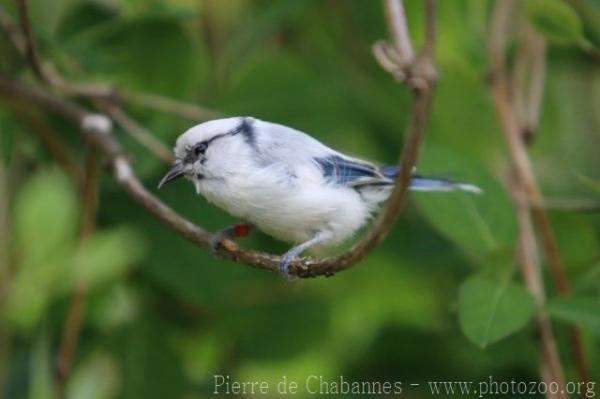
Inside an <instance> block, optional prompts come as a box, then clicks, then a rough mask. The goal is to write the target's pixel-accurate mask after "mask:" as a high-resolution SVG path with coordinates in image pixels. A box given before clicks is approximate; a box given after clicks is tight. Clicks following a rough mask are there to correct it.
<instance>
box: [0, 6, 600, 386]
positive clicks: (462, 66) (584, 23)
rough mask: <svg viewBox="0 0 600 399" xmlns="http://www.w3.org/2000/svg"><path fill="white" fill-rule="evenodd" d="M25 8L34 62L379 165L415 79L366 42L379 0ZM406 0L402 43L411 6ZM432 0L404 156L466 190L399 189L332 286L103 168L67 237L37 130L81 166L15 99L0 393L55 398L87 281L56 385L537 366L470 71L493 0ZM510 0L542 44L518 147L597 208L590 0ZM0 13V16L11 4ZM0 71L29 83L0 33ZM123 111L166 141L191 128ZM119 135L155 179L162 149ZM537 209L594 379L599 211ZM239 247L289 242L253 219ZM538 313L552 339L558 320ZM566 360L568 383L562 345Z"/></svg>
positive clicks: (561, 303) (506, 204)
mask: <svg viewBox="0 0 600 399" xmlns="http://www.w3.org/2000/svg"><path fill="white" fill-rule="evenodd" d="M30 3H31V4H30V8H31V12H32V17H33V28H34V33H35V35H36V37H37V38H38V41H39V47H40V52H41V53H42V54H43V58H45V59H49V60H51V61H52V62H53V64H54V65H55V66H56V67H57V69H59V70H60V71H62V73H63V74H64V75H65V76H68V77H69V78H70V79H72V80H73V81H98V82H105V81H108V82H114V83H115V84H117V85H119V86H120V87H122V88H127V89H131V90H139V91H144V92H150V93H155V94H161V95H166V96H170V97H173V98H176V99H179V100H184V101H188V102H192V103H199V104H202V105H205V106H208V107H211V108H214V109H218V110H220V111H221V112H222V113H223V114H227V115H236V114H241V115H253V116H256V117H258V118H262V119H266V120H271V121H275V122H279V123H283V124H286V125H289V126H293V127H295V128H298V129H300V130H303V131H306V132H308V133H310V134H312V135H314V136H315V137H317V138H318V139H320V140H322V141H324V142H326V143H328V144H330V145H331V146H333V147H335V148H338V149H340V150H343V151H346V152H349V153H353V154H356V155H358V156H362V157H365V158H370V159H374V160H379V161H381V162H385V163H394V162H395V161H396V160H397V157H398V151H399V148H400V146H401V143H402V133H403V127H404V126H405V124H406V117H407V112H408V111H407V106H408V98H409V96H408V93H407V91H406V89H405V88H404V87H402V86H401V85H398V84H396V83H395V82H394V81H393V79H392V78H391V77H390V76H389V75H388V74H386V73H385V72H383V71H382V70H381V69H380V68H379V67H378V66H377V65H376V63H375V61H374V60H373V57H372V55H371V53H370V45H371V44H372V43H373V42H374V41H376V40H378V39H381V38H385V37H387V30H386V26H385V19H384V16H383V14H382V11H383V9H382V6H381V4H380V2H376V1H359V0H344V1H342V0H327V1H316V0H297V1H273V0H228V1H219V0H204V1H192V0H122V1H116V0H104V1H100V0H54V1H45V0H30ZM406 3H407V4H406V5H407V14H408V18H409V21H410V27H411V31H412V33H413V35H414V37H415V39H416V41H417V42H418V41H420V40H421V38H422V16H423V15H422V9H421V3H420V2H419V1H410V2H406ZM438 3H439V35H438V37H439V39H438V43H439V44H438V54H437V61H438V66H439V72H440V76H441V79H440V82H439V86H438V88H437V89H436V94H435V100H434V107H433V110H432V115H431V120H430V122H429V129H428V136H427V139H426V142H425V145H424V149H423V151H422V156H421V160H420V162H419V171H420V173H423V174H433V175H438V176H448V177H450V178H453V179H457V180H464V181H468V182H471V183H474V184H477V185H479V186H480V187H482V188H483V190H484V194H483V195H479V196H473V195H466V194H463V193H448V194H432V193H419V194H415V195H414V196H413V197H412V198H413V201H412V203H411V205H410V206H409V207H408V208H407V209H406V210H405V211H404V212H403V214H402V216H401V217H400V218H399V220H398V222H397V223H396V225H395V227H394V229H393V231H392V233H391V234H390V236H389V237H388V238H387V239H386V240H385V241H384V242H383V243H382V244H381V246H380V247H379V248H377V249H376V250H375V251H373V253H372V254H370V255H369V257H367V259H365V260H364V261H363V262H362V264H360V265H358V266H357V267H355V268H353V269H351V270H349V271H347V272H344V273H341V274H339V275H336V276H335V277H334V278H330V279H317V280H311V281H296V282H294V283H292V284H288V283H285V282H283V281H282V280H281V279H280V278H279V277H278V276H274V275H270V274H267V273H262V272H259V271H257V270H254V269H251V268H247V267H243V266H240V265H236V264H233V263H230V262H226V261H223V260H220V259H216V258H213V257H212V256H211V255H210V254H209V253H208V252H207V251H204V250H202V249H199V248H198V247H196V246H194V245H192V244H190V243H189V242H187V241H185V240H183V239H181V238H180V237H179V236H177V235H176V234H174V233H173V232H171V231H170V230H167V229H166V228H165V227H164V226H163V225H161V224H160V223H158V222H157V221H156V220H155V219H153V218H152V217H151V216H150V215H149V214H147V213H146V212H145V211H144V210H142V209H141V208H140V207H139V206H138V205H136V204H135V203H134V202H133V201H132V200H131V199H130V198H129V197H128V196H127V195H126V194H125V193H124V192H123V191H122V190H120V188H119V187H118V186H117V185H116V184H115V183H114V182H113V181H112V180H111V178H110V177H109V176H108V175H107V174H102V175H101V176H102V177H101V184H100V195H99V197H100V198H99V204H100V206H99V211H98V212H99V213H98V219H97V229H96V232H94V233H93V234H92V235H91V236H90V237H89V238H88V239H86V240H85V241H84V242H81V240H80V238H79V230H80V223H81V220H80V219H81V211H80V208H81V206H80V200H79V192H78V188H77V187H75V186H74V185H73V184H72V183H71V182H69V180H68V178H67V177H66V176H65V175H64V174H63V173H62V172H60V171H59V170H58V168H57V167H56V166H54V164H53V160H52V156H51V154H49V153H48V152H47V149H46V147H45V146H44V145H43V144H42V142H41V141H40V140H38V138H37V136H36V134H33V133H38V134H40V131H41V132H42V133H43V132H44V131H45V130H48V131H51V132H54V133H55V134H57V135H58V136H59V137H60V139H61V140H63V141H64V142H65V143H67V145H68V146H69V148H70V150H71V153H72V154H73V156H74V157H75V158H76V159H77V160H82V159H83V154H85V150H84V145H83V144H82V143H81V141H80V138H79V136H78V135H77V134H76V132H75V127H74V126H72V125H70V124H68V123H67V122H65V121H63V120H61V119H60V118H57V117H56V116H54V115H52V114H50V113H46V112H44V111H43V110H38V109H34V108H32V109H29V112H30V113H32V115H34V116H35V120H38V121H39V122H40V123H35V121H34V118H30V117H26V116H25V115H27V114H24V113H23V112H21V111H22V107H24V106H25V105H23V104H21V105H14V104H10V103H9V102H2V108H0V131H1V134H0V144H1V146H2V147H1V148H0V157H1V158H0V161H1V164H0V166H1V167H2V170H5V171H6V172H7V173H5V174H0V176H5V177H3V178H2V179H4V180H5V181H0V185H6V186H8V188H9V193H10V194H9V197H8V198H7V199H8V200H9V204H10V205H9V216H10V217H9V218H7V219H6V220H0V227H1V228H2V229H9V230H10V231H11V233H12V234H11V239H10V242H9V243H8V248H9V250H8V256H4V257H0V262H1V263H0V279H2V280H0V282H1V284H0V293H1V294H0V305H1V308H0V317H1V318H2V319H1V324H0V327H2V328H0V348H2V345H3V344H6V343H10V346H8V345H6V346H4V347H5V348H10V350H4V349H0V383H2V384H3V390H4V391H3V392H4V393H5V396H6V397H9V398H25V397H30V398H46V397H52V396H53V392H54V389H55V387H54V379H53V375H54V359H55V357H56V354H57V350H58V345H59V342H60V340H61V334H62V329H63V325H64V323H65V318H66V315H67V311H68V306H69V302H70V298H71V296H72V292H73V290H74V289H75V288H76V287H78V286H80V285H81V284H84V285H85V286H87V287H89V289H90V291H89V295H88V298H87V303H86V316H85V320H84V325H83V329H82V332H81V336H80V344H79V347H78V351H77V352H76V356H75V359H74V364H73V371H72V375H71V378H70V379H69V383H68V386H67V389H66V392H67V397H69V398H109V397H124V398H154V397H156V398H164V397H170V398H177V397H185V398H202V397H206V396H208V394H209V393H210V392H211V391H212V389H213V388H214V386H213V384H214V379H213V376H214V375H215V374H228V375H231V376H232V378H234V379H237V380H241V379H245V380H252V381H257V380H258V381H263V380H265V381H269V382H270V383H271V384H272V385H274V384H276V383H277V382H278V381H279V380H280V379H281V378H282V376H283V375H287V378H288V379H296V380H298V381H303V380H304V379H305V378H306V377H307V376H308V375H311V374H314V375H323V376H324V377H325V378H336V376H339V375H341V374H343V375H344V376H348V377H349V378H355V379H358V380H366V381H369V380H375V381H377V380H381V381H385V380H392V381H395V380H401V381H404V383H405V384H409V383H422V382H426V381H428V380H431V379H442V380H449V379H467V380H473V381H479V380H487V378H488V376H490V375H492V376H494V380H502V379H503V378H506V379H507V380H510V379H515V380H523V381H533V380H535V379H536V378H537V356H536V345H537V344H536V342H535V341H534V340H532V339H531V337H530V334H529V328H528V326H527V324H528V320H529V318H530V316H531V314H532V313H533V312H534V305H533V302H532V299H531V298H530V296H529V294H528V293H527V292H526V291H525V289H524V288H523V286H522V284H521V282H520V279H519V278H518V277H519V275H518V271H517V268H516V266H515V261H514V252H515V247H514V246H515V240H516V226H515V220H514V210H513V209H512V205H511V202H510V199H509V198H508V197H507V195H506V193H505V190H504V183H505V182H504V178H503V176H505V175H506V172H507V169H508V167H507V160H506V159H507V157H506V149H505V147H504V143H503V140H502V137H501V133H500V131H499V127H498V123H497V120H496V118H495V114H494V110H493V107H492V104H491V101H490V97H489V93H488V91H487V87H486V84H485V79H484V77H485V75H486V68H487V65H486V34H487V31H488V29H489V13H490V6H491V2H490V1H488V0H454V1H440V2H438ZM518 3H519V6H520V7H524V9H525V10H526V12H527V15H528V16H529V18H530V20H531V22H532V24H533V25H534V27H535V28H536V29H537V30H538V31H539V32H540V33H542V34H543V35H544V36H546V37H547V38H548V39H549V42H550V48H549V54H548V76H547V84H546V88H545V89H546V91H545V100H544V103H543V109H542V120H541V127H540V131H539V132H538V134H537V137H536V140H535V142H534V143H533V145H532V147H531V152H532V159H533V163H534V166H535V170H536V173H537V177H538V178H539V181H540V185H541V187H542V189H543V191H544V193H545V194H547V195H548V196H549V197H550V198H562V199H585V200H589V201H598V200H599V197H598V195H597V194H598V187H599V183H598V181H600V174H599V172H598V171H599V170H600V158H599V157H598V148H600V119H599V116H598V112H597V110H598V109H599V107H600V70H599V68H598V67H597V65H598V58H597V57H598V45H599V43H600V30H599V29H600V28H599V27H600V3H599V2H598V1H597V0H571V1H568V2H566V1H560V0H539V1H538V0H527V1H526V2H525V1H523V2H518ZM3 6H4V5H3ZM6 9H7V11H8V12H9V13H10V14H11V15H12V16H13V17H14V15H15V9H14V5H13V4H12V3H11V2H8V4H7V5H6ZM511 48H514V41H513V42H511ZM594 57H595V58H594ZM0 69H1V70H2V71H3V72H4V73H11V74H13V75H19V77H21V78H23V79H30V78H31V76H30V73H28V72H27V71H26V69H25V64H24V62H23V60H22V59H20V58H19V57H18V55H17V53H16V51H15V50H14V48H13V47H12V46H11V44H10V42H9V41H8V39H7V38H6V37H4V36H2V35H1V34H0ZM125 106H126V109H127V110H128V111H129V112H131V113H132V115H133V116H134V117H135V118H136V119H138V120H139V121H140V122H141V123H143V124H144V125H145V126H147V127H148V128H149V129H150V130H151V131H152V132H153V134H155V135H156V137H158V138H159V139H161V140H163V141H164V142H165V143H169V144H171V143H173V142H174V140H175V138H176V137H177V136H178V135H179V134H180V133H181V132H183V131H184V130H185V129H186V128H188V127H190V126H192V125H193V124H195V123H198V122H199V121H190V120H184V119H182V118H180V117H176V116H173V115H169V114H163V113H160V112H156V111H152V110H148V109H145V108H143V107H141V106H139V105H136V104H129V103H126V104H125ZM19 107H21V108H19ZM20 110H21V111H20ZM117 133H118V135H119V137H120V139H121V140H122V142H123V144H124V146H125V147H126V148H127V150H128V151H129V152H130V154H131V157H132V159H133V163H134V166H135V168H136V171H137V172H138V173H139V175H140V177H141V178H142V179H143V180H144V181H145V182H146V183H147V186H148V187H154V186H155V183H156V182H157V180H158V179H159V177H160V176H161V174H162V173H163V172H164V170H165V165H163V164H162V163H161V161H160V160H158V159H156V158H154V157H152V156H151V155H150V154H149V153H148V152H147V151H145V149H144V148H141V147H140V146H139V145H138V144H137V143H136V142H134V141H133V140H132V139H131V138H130V137H129V136H128V135H126V134H125V133H124V132H122V131H117ZM581 176H586V177H581ZM0 180H1V179H0ZM160 197H161V198H162V199H163V200H164V201H165V202H166V203H168V204H169V205H171V206H172V207H173V208H174V209H177V210H178V211H180V212H182V213H183V214H184V215H186V216H187V217H189V218H190V219H191V220H193V221H195V222H198V223H200V224H201V225H203V226H205V227H207V228H208V229H211V230H215V229H218V228H220V227H223V226H224V225H227V224H229V223H231V222H232V221H233V219H232V218H231V217H230V216H228V215H226V214H225V213H224V212H222V211H220V210H217V209H215V208H214V207H213V206H211V205H208V204H207V203H206V202H205V201H204V200H203V199H201V198H198V197H197V196H196V195H195V194H194V193H193V189H192V188H191V187H189V185H187V184H184V183H178V184H173V185H172V186H171V187H168V188H167V189H166V190H164V191H161V192H160ZM0 203H2V201H0ZM550 216H551V219H552V223H553V225H554V227H555V229H556V236H557V238H558V241H559V246H560V249H561V251H562V253H563V254H564V258H565V260H566V263H567V273H568V275H569V278H570V280H571V281H572V282H573V286H574V291H575V293H574V295H573V296H572V297H571V298H567V299H557V298H555V293H554V289H553V288H552V285H551V283H548V287H549V288H548V289H547V291H548V295H549V296H550V297H551V298H552V300H551V301H550V303H549V304H548V308H547V311H548V312H549V314H550V315H551V316H552V317H554V318H556V319H557V320H561V321H567V322H574V323H577V324H579V325H581V326H582V327H583V328H584V332H585V338H586V347H587V352H588V358H589V361H590V365H591V369H592V373H593V375H594V376H596V377H597V376H598V375H600V357H598V353H600V351H598V349H599V347H600V343H599V342H600V340H599V338H598V332H599V326H598V325H599V322H598V320H599V318H600V314H599V312H600V306H598V301H600V266H599V265H600V240H599V234H600V229H599V227H600V217H599V216H598V214H597V213H581V212H579V211H577V210H576V209H573V210H565V209H562V210H555V211H551V212H550ZM243 244H244V245H247V246H250V247H255V248H261V249H264V250H268V251H273V252H275V253H281V252H283V251H284V250H285V248H286V244H283V243H280V242H277V241H275V240H273V239H271V238H269V237H267V236H264V235H262V234H260V233H257V234H254V235H253V236H252V237H250V238H248V239H246V240H244V242H243ZM5 258H7V259H8V260H6V261H5V260H4V259H5ZM555 326H556V331H557V332H558V338H559V343H560V346H561V349H562V350H564V351H565V352H566V351H567V350H568V349H567V337H566V334H565V332H564V329H563V328H562V326H563V324H562V323H556V324H555ZM461 330H462V331H461ZM463 331H464V332H463ZM473 343H474V344H476V345H473ZM479 346H485V349H481V348H480V347H479ZM567 358H568V357H567V356H563V359H565V360H567ZM566 372H567V377H568V378H569V379H574V378H575V374H574V370H573V366H572V365H571V364H569V363H568V362H566ZM410 396H411V397H425V396H427V393H426V392H418V391H415V392H413V391H411V392H410Z"/></svg>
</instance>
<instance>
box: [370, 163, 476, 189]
mask: <svg viewBox="0 0 600 399" xmlns="http://www.w3.org/2000/svg"><path fill="white" fill-rule="evenodd" d="M379 171H380V172H381V173H382V174H383V175H384V176H385V177H387V178H389V179H394V178H395V177H396V176H397V175H398V173H399V169H398V166H395V165H393V166H381V167H380V168H379ZM409 188H410V189H411V190H413V191H455V190H460V191H468V192H471V193H476V194H480V193H481V192H482V191H481V189H480V188H479V187H477V186H475V185H473V184H468V183H461V182H455V181H452V180H447V179H442V178H437V177H427V176H420V175H413V176H412V180H411V182H410V187H409Z"/></svg>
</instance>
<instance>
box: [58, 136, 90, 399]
mask: <svg viewBox="0 0 600 399" xmlns="http://www.w3.org/2000/svg"><path fill="white" fill-rule="evenodd" d="M99 155H100V154H99V153H98V149H97V148H96V147H94V146H90V147H89V151H88V155H87V157H86V165H85V180H84V184H83V190H82V212H81V213H82V222H81V229H80V246H81V247H83V246H84V245H85V243H86V241H87V239H88V237H89V236H90V235H91V234H92V232H93V230H94V225H95V221H96V209H97V207H98V201H97V198H98V169H99V168H98V165H99ZM87 291H88V288H87V282H85V281H78V282H77V286H76V287H75V289H74V291H73V297H72V298H71V303H70V304H69V310H68V313H67V318H66V321H65V324H64V328H63V335H62V340H61V343H60V346H59V350H58V355H57V358H56V380H57V381H56V382H57V397H58V398H63V397H64V396H65V388H66V384H67V380H68V378H69V374H70V372H71V366H72V363H73V356H74V354H75V351H76V349H77V345H78V343H79V336H80V331H81V325H82V323H83V318H84V316H85V302H86V297H87Z"/></svg>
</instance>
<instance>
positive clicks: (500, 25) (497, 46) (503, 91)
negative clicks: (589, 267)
mask: <svg viewBox="0 0 600 399" xmlns="http://www.w3.org/2000/svg"><path fill="white" fill-rule="evenodd" d="M513 7H514V2H513V1H512V0H497V1H496V4H495V7H494V11H493V14H492V29H491V32H490V39H489V54H488V55H489V60H490V73H489V84H490V89H491V92H492V97H493V100H494V105H495V108H496V112H497V113H498V118H499V120H500V123H501V126H502V132H503V133H504V138H505V140H506V143H507V145H508V151H509V155H510V158H511V163H512V168H513V171H514V175H515V176H514V180H515V181H516V184H515V185H513V191H515V192H514V193H513V196H514V197H517V198H520V197H523V198H524V200H520V199H517V200H516V201H515V205H516V207H517V221H518V222H519V229H520V235H519V237H520V240H519V252H520V261H521V262H520V263H521V267H522V269H523V275H524V278H525V277H526V276H527V278H526V282H527V283H528V286H529V288H530V290H531V292H532V294H533V295H534V297H536V300H537V301H538V303H543V302H544V301H545V297H544V295H543V290H541V289H540V288H539V287H543V285H542V284H543V283H542V277H541V273H540V272H539V267H536V266H535V263H534V261H535V262H537V260H536V259H534V258H535V257H534V256H533V255H531V254H529V255H527V254H528V252H532V250H531V249H527V248H530V247H531V245H532V243H535V234H534V231H533V229H532V228H530V226H528V224H529V223H530V221H529V217H530V216H529V209H531V211H532V214H533V218H534V220H535V221H536V223H537V225H538V230H539V233H540V236H541V239H542V247H543V249H544V252H545V255H546V258H547V260H548V263H549V266H550V272H551V275H552V278H553V280H554V283H555V285H556V287H557V290H558V292H559V294H561V295H567V294H568V293H569V291H570V288H569V284H568V281H567V278H566V273H565V271H564V265H563V262H562V259H561V256H560V252H559V250H558V246H557V244H556V239H555V237H554V232H553V230H552V226H551V224H550V221H549V219H548V216H547V214H546V212H545V210H544V208H543V200H542V194H541V192H540V189H539V187H538V184H537V181H536V179H535V175H534V173H533V168H532V166H531V162H530V160H529V156H528V154H527V149H526V143H525V140H524V139H523V138H524V137H523V135H522V132H523V131H524V127H523V126H521V125H520V123H519V119H518V116H517V114H516V112H515V108H514V105H513V102H512V100H513V97H511V94H513V95H514V93H515V92H516V93H522V91H521V88H517V89H516V90H513V91H512V93H511V90H510V87H511V86H510V80H509V77H508V73H507V67H506V61H505V53H506V43H507V40H508V36H509V31H510V30H509V22H510V19H509V16H510V13H511V11H512V9H513ZM541 49H542V51H541V52H538V54H537V57H538V60H537V61H536V62H538V63H539V62H542V63H545V57H544V52H543V46H542V47H541ZM522 54H523V53H521V55H522ZM539 57H541V58H539ZM518 63H519V61H518V60H517V64H518ZM544 68H545V67H540V66H539V65H538V66H537V67H536V68H534V69H533V70H532V74H538V75H539V74H540V73H542V72H543V71H544ZM531 81H532V83H531V84H532V85H536V86H541V87H543V81H544V76H543V75H542V76H533V75H532V76H531ZM536 90H541V89H539V88H534V89H532V90H530V97H532V98H530V99H529V102H527V103H524V104H525V106H526V107H528V108H529V107H532V108H535V111H534V112H533V113H531V111H530V109H526V115H530V117H535V118H537V117H539V113H538V110H539V102H540V101H541V92H540V93H537V92H536ZM531 92H533V94H531ZM536 101H537V102H538V103H535V102H536ZM533 122H534V123H533V124H532V125H531V126H532V127H533V126H535V127H537V120H535V121H533ZM523 201H524V203H525V204H526V206H527V207H526V210H527V219H525V217H524V216H523V215H520V214H519V213H521V212H524V211H523V209H521V208H522V207H524V206H525V205H523V203H522V202H523ZM534 276H535V280H536V281H533V279H534ZM530 280H531V281H530ZM538 286H539V287H538ZM540 317H542V318H543V317H544V316H543V315H541V316H540ZM538 319H539V318H538ZM537 326H538V329H540V331H542V338H543V339H544V337H546V338H545V339H546V341H542V343H541V344H542V354H543V353H544V351H546V352H548V353H547V355H546V360H547V362H548V364H547V365H548V367H549V369H548V373H549V374H551V375H552V376H553V378H555V381H561V382H562V383H563V384H564V375H563V371H562V368H561V367H559V366H560V363H557V362H556V359H554V357H555V356H554V355H552V354H551V351H555V350H556V349H555V347H556V343H555V342H554V338H553V336H552V332H551V330H549V328H550V324H549V323H546V322H544V321H543V319H539V320H538V323H537ZM570 337H571V349H572V354H573V358H574V361H575V364H576V367H577V368H578V370H579V373H580V378H581V380H582V381H587V380H588V375H587V367H586V366H585V361H584V358H583V349H582V345H581V338H580V334H579V331H578V330H577V329H576V328H575V327H571V328H570ZM552 347H553V348H554V349H551V348H552ZM551 366H552V367H551Z"/></svg>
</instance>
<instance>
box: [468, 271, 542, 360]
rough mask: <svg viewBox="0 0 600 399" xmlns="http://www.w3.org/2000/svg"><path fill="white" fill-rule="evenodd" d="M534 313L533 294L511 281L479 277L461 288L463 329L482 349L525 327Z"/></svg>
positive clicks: (469, 280)
mask: <svg viewBox="0 0 600 399" xmlns="http://www.w3.org/2000/svg"><path fill="white" fill-rule="evenodd" d="M534 311H535V306H534V301H533V298H532V297H531V295H529V293H528V292H527V291H526V290H525V289H524V288H523V287H521V286H520V285H517V284H515V283H512V282H510V280H508V279H504V280H502V279H493V278H491V277H489V276H484V275H476V276H474V277H471V278H470V279H468V280H467V281H465V282H464V283H463V284H462V286H461V289H460V294H459V304H458V316H459V322H460V326H461V328H462V330H463V332H464V334H465V335H466V336H467V338H468V339H469V340H471V341H472V342H473V343H475V344H477V345H479V346H480V347H482V348H483V347H486V346H487V345H489V344H491V343H494V342H496V341H499V340H500V339H502V338H504V337H506V336H508V335H510V334H512V333H513V332H515V331H517V330H519V329H520V328H522V327H523V326H525V324H527V322H528V321H529V319H530V317H531V316H532V315H533V313H534Z"/></svg>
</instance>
